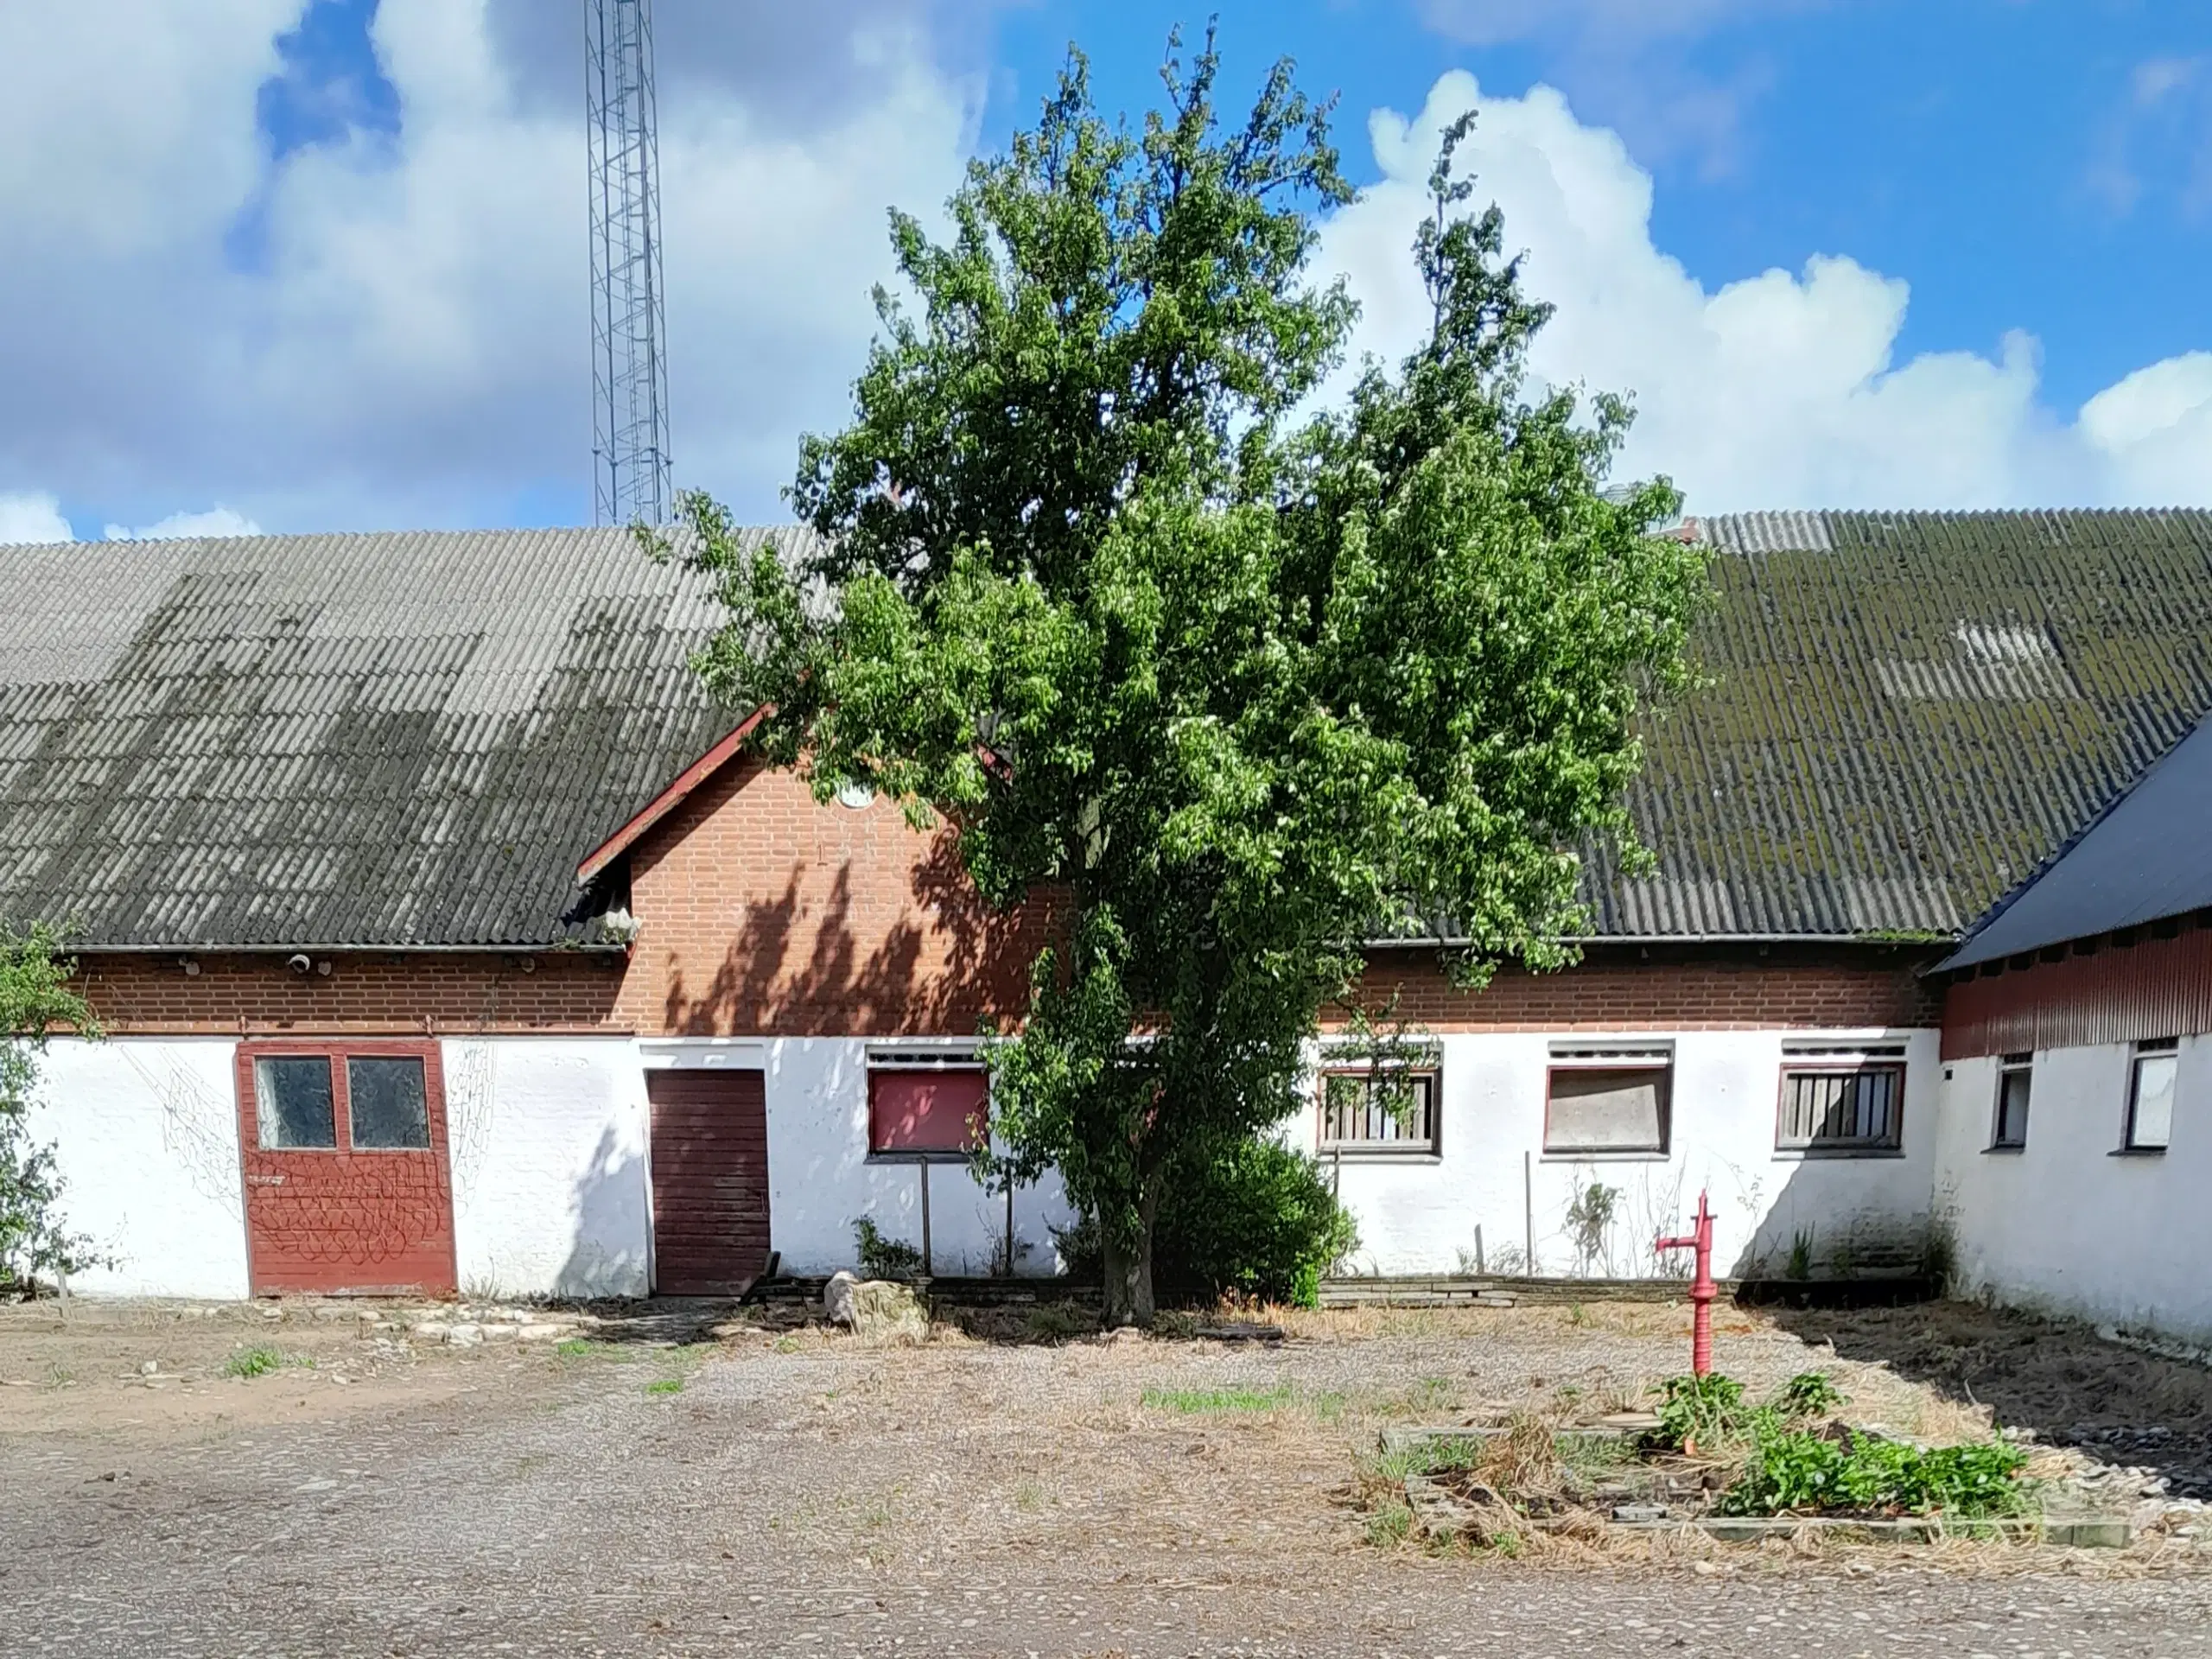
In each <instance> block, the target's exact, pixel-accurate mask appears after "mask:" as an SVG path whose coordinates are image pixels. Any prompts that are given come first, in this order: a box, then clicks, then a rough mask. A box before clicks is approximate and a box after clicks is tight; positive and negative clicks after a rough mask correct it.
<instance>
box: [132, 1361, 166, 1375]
mask: <svg viewBox="0 0 2212 1659" xmlns="http://www.w3.org/2000/svg"><path fill="white" fill-rule="evenodd" d="M161 1370H162V1362H161V1361H160V1360H158V1359H149V1360H146V1361H144V1362H143V1363H141V1364H140V1365H139V1367H138V1375H139V1376H160V1375H161Z"/></svg>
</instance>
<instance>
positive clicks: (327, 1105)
mask: <svg viewBox="0 0 2212 1659" xmlns="http://www.w3.org/2000/svg"><path fill="white" fill-rule="evenodd" d="M253 1103H254V1119H255V1122H256V1123H257V1126H258V1128H259V1130H260V1139H261V1146H262V1149H263V1150H264V1151H266V1152H314V1151H329V1152H336V1151H340V1150H352V1151H357V1152H427V1151H429V1146H430V1108H429V1077H428V1075H427V1073H426V1071H425V1069H424V1065H423V1057H422V1056H421V1055H420V1054H370V1053H363V1054H283V1053H276V1054H256V1055H255V1056H254V1057H253ZM341 1125H342V1126H343V1127H344V1128H345V1130H346V1134H345V1136H344V1139H343V1140H342V1141H341V1140H340V1127H341Z"/></svg>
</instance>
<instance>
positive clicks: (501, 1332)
mask: <svg viewBox="0 0 2212 1659" xmlns="http://www.w3.org/2000/svg"><path fill="white" fill-rule="evenodd" d="M483 1331H484V1340H485V1341H486V1342H512V1341H513V1340H514V1339H515V1338H517V1337H518V1336H519V1335H521V1334H522V1327H521V1326H520V1325H501V1324H496V1323H490V1322H487V1323H486V1325H484V1327H483Z"/></svg>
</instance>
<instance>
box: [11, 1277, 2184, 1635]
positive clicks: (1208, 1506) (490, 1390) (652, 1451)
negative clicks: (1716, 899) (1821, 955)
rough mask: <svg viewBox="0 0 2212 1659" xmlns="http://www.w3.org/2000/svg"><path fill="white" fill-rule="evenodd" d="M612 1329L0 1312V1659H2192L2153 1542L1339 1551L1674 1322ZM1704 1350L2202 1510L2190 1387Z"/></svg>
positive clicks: (2033, 1342) (1651, 1353)
mask: <svg viewBox="0 0 2212 1659" xmlns="http://www.w3.org/2000/svg"><path fill="white" fill-rule="evenodd" d="M364 1311H366V1312H368V1313H370V1314H371V1315H372V1318H370V1319H361V1318H359V1314H360V1313H363V1312H364ZM597 1311H598V1312H599V1313H601V1316H602V1317H603V1318H604V1319H605V1320H606V1323H604V1324H600V1325H586V1326H582V1327H579V1328H578V1329H577V1331H576V1332H575V1333H574V1334H573V1335H570V1336H568V1337H566V1338H564V1339H563V1340H560V1341H555V1340H552V1339H550V1338H543V1339H530V1338H520V1337H505V1338H495V1339H492V1340H482V1341H479V1342H476V1343H474V1344H465V1345H455V1344H451V1343H446V1342H437V1343H433V1342H430V1341H428V1340H423V1339H418V1338H416V1337H415V1336H414V1335H412V1334H411V1333H410V1330H409V1326H410V1324H411V1323H412V1322H413V1320H412V1319H410V1311H409V1310H404V1309H390V1308H371V1309H367V1310H363V1309H361V1308H360V1307H359V1306H354V1305H350V1304H328V1305H315V1304H300V1305H295V1306H289V1307H287V1308H286V1309H285V1310H283V1317H282V1318H280V1319H268V1318H265V1317H264V1313H263V1311H262V1310H261V1309H259V1308H256V1307H251V1306H247V1307H224V1308H218V1309H213V1310H200V1309H194V1310H180V1309H175V1308H162V1307H150V1306H144V1307H118V1306H99V1307H95V1306H86V1305H81V1304H80V1305H79V1306H77V1307H76V1308H75V1309H74V1310H73V1313H72V1315H71V1318H70V1320H69V1322H68V1323H67V1325H63V1324H61V1323H60V1321H59V1319H57V1315H56V1311H55V1309H54V1307H53V1306H52V1305H50V1304H48V1305H42V1306H34V1307H18V1308H10V1309H0V1630H5V1631H6V1633H7V1634H6V1638H5V1640H4V1642H0V1648H4V1649H5V1650H6V1651H7V1652H8V1653H10V1654H11V1655H12V1654H16V1653H28V1654H44V1653H86V1654H93V1653H98V1654H108V1653H126V1652H139V1651H159V1652H162V1653H173V1654H202V1653H207V1654H213V1653H241V1652H253V1653H261V1654H269V1653H283V1654H290V1655H303V1654H326V1653H327V1654H341V1653H342V1654H395V1655H397V1654H433V1653H449V1652H461V1651H467V1652H517V1653H538V1652H560V1653H610V1654H618V1653H619V1654H632V1653H640V1654H709V1653H746V1652H753V1653H785V1652H798V1653H822V1654H844V1653H891V1652H905V1653H932V1654H933V1653H963V1654H964V1653H975V1654H1013V1655H1021V1654H1029V1653H1036V1654H1040V1655H1074V1654H1097V1655H1103V1654H1108V1653H1120V1654H1126V1655H1130V1656H1135V1655H1147V1656H1150V1655H1171V1654H1174V1655H1179V1654H1229V1653H1238V1654H1262V1653H1266V1654H1285V1655H1288V1654H1331V1655H1335V1654H1344V1655H1353V1654H1357V1655H1383V1654H1404V1655H1421V1656H1426V1655H1434V1654H1445V1653H1452V1654H1461V1653H1465V1654H1500V1655H1503V1654H1513V1655H1530V1656H1535V1655H1560V1656H1567V1655H1572V1656H1574V1659H1607V1656H1614V1655H1649V1654H1655V1653H1657V1654H1673V1653H1684V1654H1759V1655H1777V1656H1779V1655H1801V1654H1802V1655H1821V1656H1830V1655H1837V1656H1841V1655H1853V1654H1862V1653H1864V1654H1884V1655H1890V1654H1974V1653H1988V1654H2003V1655H2018V1654H2031V1653H2033V1654H2040V1655H2043V1656H2045V1659H2056V1656H2060V1655H2073V1656H2077V1659H2086V1656H2089V1655H2093V1654H2095V1655H2107V1656H2113V1655H2137V1654H2140V1655H2154V1654H2155V1655H2174V1654H2190V1653H2212V1634H2208V1630H2212V1619H2208V1614H2212V1573H2203V1572H2201V1571H2200V1570H2199V1569H2198V1567H2197V1566H2196V1562H2197V1560H2198V1549H2197V1547H2196V1542H2195V1541H2194V1540H2193V1539H2190V1538H2184V1537H2176V1536H2173V1535H2172V1534H2171V1529H2168V1530H2165V1531H2162V1532H2160V1533H2159V1534H2158V1535H2156V1536H2154V1537H2152V1539H2150V1540H2148V1541H2145V1542H2144V1543H2141V1544H2139V1545H2138V1546H2136V1547H2135V1548H2132V1549H2129V1550H2126V1551H2063V1550H2056V1549H2050V1548H2031V1547H2021V1546H2001V1545H1991V1544H1956V1545H1942V1546H1934V1547H1919V1548H1884V1549H1872V1548H1864V1547H1859V1548H1831V1549H1826V1550H1815V1549H1811V1548H1808V1547H1804V1546H1800V1547H1797V1548H1792V1547H1791V1546H1789V1545H1788V1544H1785V1543H1782V1542H1774V1543H1770V1544H1767V1545H1763V1546H1758V1547H1751V1546H1722V1545H1717V1544H1713V1543H1712V1542H1711V1541H1707V1540H1704V1539H1702V1538H1689V1539H1683V1538H1679V1537H1669V1538H1664V1539H1661V1540H1657V1541H1649V1542H1639V1543H1638V1545H1637V1548H1636V1549H1635V1550H1633V1551H1619V1552H1607V1553H1605V1554H1596V1553H1592V1554H1590V1555H1589V1557H1588V1558H1587V1559H1581V1560H1576V1559H1569V1558H1567V1557H1565V1556H1554V1557H1548V1558H1545V1559H1529V1560H1501V1559H1498V1558H1497V1557H1496V1556H1493V1555H1465V1554H1459V1555H1432V1554H1426V1553H1424V1552H1423V1551H1421V1550H1420V1549H1418V1548H1395V1549H1383V1548H1376V1547H1374V1546H1372V1545H1370V1543H1369V1542H1367V1541H1366V1540H1365V1535H1364V1529H1363V1520H1362V1516H1361V1515H1360V1513H1359V1512H1358V1510H1357V1508H1356V1506H1355V1504H1354V1502H1353V1496H1354V1488H1355V1482H1354V1479H1353V1477H1354V1475H1355V1472H1356V1471H1357V1466H1358V1459H1359V1457H1360V1455H1361V1454H1362V1452H1363V1451H1365V1450H1366V1449H1367V1448H1369V1447H1371V1446H1373V1444H1374V1442H1375V1439H1376V1433H1377V1431H1378V1429H1379V1428H1381V1427H1384V1426H1389V1425H1393V1424H1409V1423H1422V1422H1446V1421H1459V1420H1462V1419H1463V1418H1464V1417H1465V1416H1466V1415H1471V1414H1481V1413H1484V1412H1485V1411H1494V1410H1496V1409H1498V1408H1502V1407H1506V1406H1510V1405H1512V1404H1514V1403H1517V1402H1528V1401H1530V1400H1534V1399H1543V1400H1547V1401H1552V1402H1556V1401H1558V1400H1560V1398H1562V1391H1563V1390H1565V1391H1570V1392H1568V1393H1567V1394H1566V1395H1565V1396H1564V1397H1566V1398H1567V1399H1570V1400H1573V1399H1586V1400H1588V1401H1590V1402H1593V1403H1607V1402H1614V1401H1629V1400H1632V1399H1633V1398H1634V1397H1635V1396H1636V1395H1637V1393H1638V1392H1639V1391H1640V1389H1641V1388H1642V1386H1643V1383H1644V1382H1646V1381H1648V1380H1649V1379H1653V1378H1656V1377H1658V1376H1664V1375H1667V1374H1669V1373H1670V1372H1673V1371H1675V1370H1680V1369H1681V1362H1682V1357H1683V1356H1684V1354H1685V1353H1686V1351H1687V1342H1686V1338H1685V1332H1686V1330H1687V1317H1686V1315H1685V1314H1684V1313H1682V1312H1681V1310H1679V1309H1675V1308H1663V1307H1653V1306H1636V1305H1615V1306H1600V1305H1593V1306H1590V1307H1589V1308H1587V1309H1586V1310H1585V1309H1570V1308H1563V1307H1562V1308H1551V1307H1532V1306H1523V1307H1519V1308H1514V1309H1507V1310H1481V1311H1470V1312H1458V1311H1454V1312H1451V1313H1444V1312H1420V1311H1406V1312H1384V1311H1362V1312H1357V1313H1329V1314H1319V1315H1293V1316H1289V1319H1288V1323H1289V1325H1290V1327H1291V1333H1292V1334H1291V1339H1290V1340H1289V1341H1288V1342H1287V1343H1285V1344H1281V1346H1279V1347H1272V1346H1260V1345H1256V1344H1223V1343H1217V1342H1210V1341H1193V1340H1161V1339H1141V1338H1122V1339H1121V1340H1116V1341H1112V1342H1101V1341H1097V1340H1096V1339H1088V1338H1079V1339H1077V1340H1072V1341H1067V1342H1064V1343H1059V1344H1043V1343H1038V1342H1032V1341H1022V1340H1017V1339H1014V1338H1015V1333H1016V1332H1019V1331H1020V1329H1021V1321H1020V1318H1019V1317H1018V1316H1009V1317H1002V1318H1001V1319H996V1320H982V1321H979V1322H977V1323H978V1325H979V1327H980V1328H984V1329H987V1330H989V1331H992V1332H995V1334H996V1339H991V1338H982V1337H976V1336H970V1335H965V1334H963V1332H960V1331H958V1330H956V1329H950V1328H941V1329H940V1331H939V1332H938V1334H937V1335H936V1336H935V1337H933V1338H932V1340H931V1342H930V1343H929V1344H927V1345H925V1346H924V1347H920V1348H887V1349H869V1348H865V1347H862V1346H861V1345H859V1344H855V1342H854V1341H853V1340H852V1339H851V1338H848V1337H844V1336H842V1335H835V1334H831V1333H828V1332H822V1331H819V1330H814V1329H801V1330H790V1329H778V1328H774V1326H773V1325H762V1324H759V1323H756V1322H754V1321H753V1319H739V1320H735V1321H727V1315H726V1311H725V1310H716V1309H706V1308H685V1307H683V1306H676V1307H665V1308H656V1309H652V1310H648V1311H644V1312H642V1313H641V1312H640V1311H639V1310H620V1309H603V1310H597ZM186 1313H190V1315H191V1316H190V1317H185V1316H184V1315H185V1314H186ZM375 1316H384V1317H381V1318H379V1317H375ZM441 1319H442V1322H444V1323H446V1324H448V1325H451V1324H454V1323H472V1321H469V1320H467V1319H466V1318H465V1317H458V1318H457V1317H456V1316H455V1315H454V1314H451V1313H442V1314H441ZM718 1321H721V1322H718ZM1785 1322H1786V1325H1785ZM380 1325H381V1326H388V1327H391V1328H388V1329H380V1328H378V1327H379V1326H380ZM1793 1327H1794V1328H1793ZM717 1332H719V1334H715V1333H717ZM1719 1335H1720V1358H1721V1363H1722V1364H1723V1365H1724V1366H1725V1367H1726V1369H1727V1370H1730V1371H1731V1372H1732V1373H1733V1374H1734V1375H1736V1376H1740V1377H1741V1378H1743V1379H1744V1380H1745V1382H1746V1383H1749V1384H1751V1385H1752V1386H1753V1387H1754V1388H1755V1389H1757V1388H1763V1387H1765V1386H1770V1384H1771V1383H1775V1382H1778V1381H1779V1380H1781V1379H1782V1378H1783V1377H1786V1376H1789V1375H1790V1374H1791V1373H1793V1372H1796V1371H1800V1370H1808V1369H1814V1368H1821V1367H1826V1368H1827V1369H1829V1370H1832V1371H1833V1372H1834V1375H1835V1376H1836V1379H1837V1380H1838V1382H1839V1383H1841V1384H1842V1385H1843V1387H1844V1388H1845V1389H1846V1390H1847V1392H1848V1393H1850V1394H1851V1395H1853V1399H1854V1401H1855V1402H1857V1407H1856V1414H1857V1415H1859V1416H1860V1417H1862V1418H1864V1417H1868V1416H1873V1415H1878V1416H1879V1418H1880V1419H1881V1421H1885V1423H1889V1424H1891V1425H1893V1426H1894V1427H1896V1428H1897V1430H1898V1431H1899V1432H1900V1433H1926V1434H1942V1433H1953V1432H1957V1431H1958V1430H1959V1429H1960V1428H1961V1426H1971V1425H1972V1424H1974V1422H1976V1421H1979V1418H1978V1414H1976V1412H1975V1411H1974V1407H1973V1406H1972V1404H1971V1403H1970V1401H1969V1395H1970V1396H1971V1400H1973V1401H1980V1402H1985V1403H1994V1404H1996V1405H1997V1406H1998V1408H1999V1411H2000V1413H2002V1414H2003V1421H2007V1422H2018V1423H2024V1424H2027V1425H2028V1426H2030V1427H2037V1428H2038V1429H2039V1430H2041V1431H2042V1432H2043V1433H2044V1434H2045V1435H2046V1436H2049V1435H2051V1434H2060V1435H2063V1436H2070V1438H2072V1439H2075V1440H2079V1441H2081V1442H2082V1444H2083V1445H2084V1446H2088V1447H2089V1448H2090V1449H2091V1451H2092V1452H2093V1454H2094V1455H2097V1456H2099V1457H2102V1458H2105V1459H2107V1460H2108V1461H2110V1462H2113V1463H2114V1464H2115V1465H2125V1466H2126V1467H2130V1468H2135V1469H2139V1470H2140V1471H2143V1472H2142V1473H2141V1475H2140V1476H2138V1475H2133V1474H2131V1475H2126V1476H2123V1477H2116V1479H2118V1480H2119V1481H2120V1483H2121V1484H2125V1485H2126V1486H2127V1487H2128V1488H2129V1490H2130V1491H2133V1490H2134V1489H2135V1487H2136V1485H2137V1484H2139V1482H2140V1483H2142V1484H2155V1481H2156V1480H2157V1479H2158V1478H2167V1479H2169V1480H2170V1481H2171V1483H2172V1484H2173V1485H2174V1486H2175V1487H2176V1488H2177V1489H2179V1488H2180V1487H2181V1486H2183V1485H2184V1484H2187V1483H2189V1482H2190V1481H2192V1480H2195V1479H2196V1478H2199V1477H2200V1473H2201V1470H2202V1456H2201V1450H2202V1427H2203V1423H2204V1421H2205V1420H2206V1418H2207V1415H2208V1404H2212V1378H2208V1377H2206V1376H2204V1374H2203V1373H2202V1372H2199V1371H2196V1370H2193V1369H2192V1368H2189V1367H2184V1366H2178V1365H2173V1364H2171V1363H2167V1362H2162V1361H2157V1360H2152V1359H2147V1358H2145V1357H2141V1356H2139V1355H2135V1354H2133V1353H2129V1352H2127V1351H2124V1350H2119V1349H2112V1348H2108V1347H2107V1345H2105V1344H2101V1343H2098V1342H2096V1341H2094V1339H2093V1338H2088V1337H2087V1336H2086V1335H2084V1334H2083V1333H2081V1332H2071V1331H2068V1330H2064V1329H2062V1328H2058V1327H2052V1326H2046V1325H2037V1324H2034V1323H2032V1322H2028V1321H2023V1320H2017V1319H2006V1318H2003V1317H2001V1316H1997V1315H1992V1314H1987V1313H1981V1312H1980V1311H1978V1310H1973V1309H1958V1308H1949V1307H1946V1308H1940V1309H1903V1310H1896V1311H1885V1312H1883V1313H1859V1314H1834V1313H1830V1314H1818V1315H1815V1314H1809V1313H1808V1314H1789V1315H1782V1316H1779V1317H1778V1318H1769V1317H1768V1316H1765V1315H1759V1316H1756V1317H1755V1316H1752V1315H1749V1314H1744V1313H1736V1312H1734V1311H1729V1312H1727V1313H1724V1315H1723V1317H1722V1319H1721V1324H1720V1333H1719ZM1831 1343H1832V1344H1833V1347H1832V1348H1831V1346H1830V1345H1829V1344H1831ZM256 1351H265V1352H266V1353H267V1354H269V1355H273V1357H272V1358H270V1359H269V1362H268V1363H267V1364H266V1365H265V1366H264V1365H262V1364H261V1363H258V1362H253V1363H246V1362H242V1361H241V1358H240V1357H241V1356H245V1355H251V1354H253V1353H255V1352H256ZM310 1361H311V1362H312V1363H308V1362H310ZM149 1363H150V1364H151V1365H152V1366H153V1367H154V1370H153V1371H152V1372H151V1373H150V1374H149V1373H148V1372H147V1371H146V1370H145V1368H146V1367H147V1365H149ZM239 1372H246V1373H251V1374H246V1375H238V1374H234V1373H239ZM340 1378H343V1379H344V1380H343V1381H340ZM2059 1419H2063V1420H2064V1421H2063V1422H2062V1421H2057V1420H2059ZM2161 1427H2164V1428H2165V1429H2166V1430H2167V1431H2168V1432H2167V1433H2165V1434H2164V1435H2163V1436H2161V1435H2159V1434H2157V1433H2152V1432H2151V1431H2153V1430H2157V1429H2158V1428H2161ZM2076 1431H2079V1432H2076ZM2115 1432H2120V1433H2118V1438H2113V1435H2114V1433H2115ZM2098 1436H2105V1437H2106V1438H2103V1439H2099V1438H2097V1437H2098ZM2144 1502H2145V1503H2148V1504H2149V1506H2150V1508H2151V1509H2152V1510H2156V1509H2157V1507H2158V1505H2157V1503H2156V1501H2155V1500H2152V1499H2146V1500H2144ZM2207 1554H2208V1555H2212V1549H2208V1551H2207Z"/></svg>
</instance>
